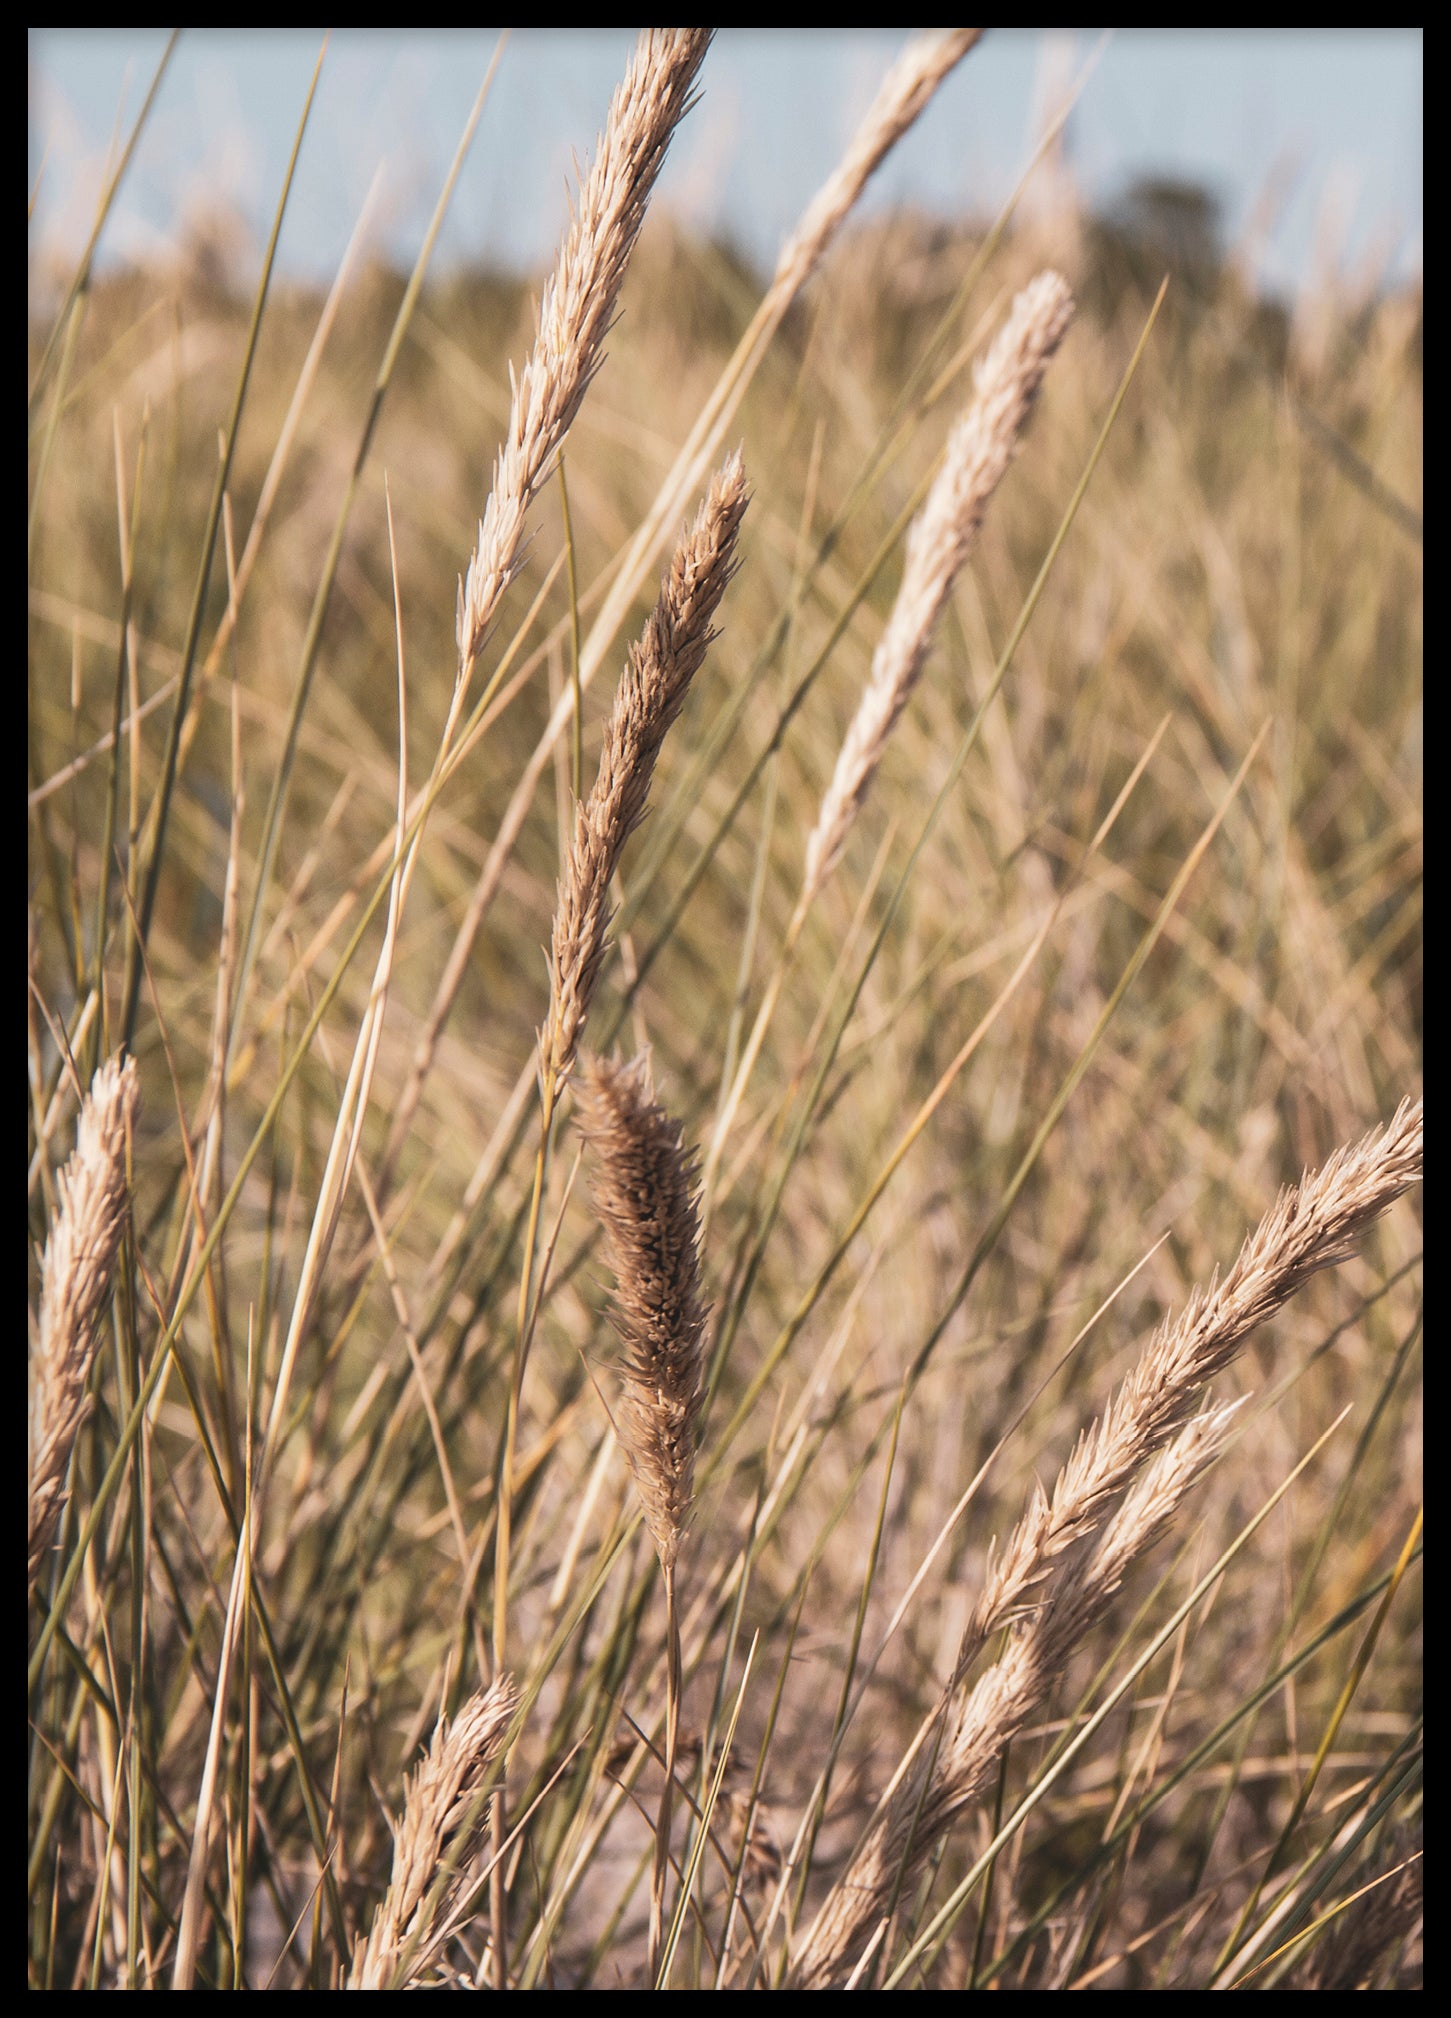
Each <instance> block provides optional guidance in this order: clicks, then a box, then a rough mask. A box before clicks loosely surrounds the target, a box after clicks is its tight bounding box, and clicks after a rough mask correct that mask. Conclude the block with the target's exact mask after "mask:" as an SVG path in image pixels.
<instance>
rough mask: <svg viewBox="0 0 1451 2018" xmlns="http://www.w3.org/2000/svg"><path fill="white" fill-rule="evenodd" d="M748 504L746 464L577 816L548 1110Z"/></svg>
mask: <svg viewBox="0 0 1451 2018" xmlns="http://www.w3.org/2000/svg"><path fill="white" fill-rule="evenodd" d="M748 498H749V493H748V491H747V489H746V478H745V471H744V470H743V468H742V466H741V459H740V456H739V455H732V456H730V457H728V458H727V460H726V461H725V463H724V464H723V465H722V467H721V468H720V470H719V471H718V472H717V473H716V476H715V478H714V480H713V481H712V483H711V487H710V491H709V494H708V495H707V496H706V498H705V500H704V502H703V503H702V504H701V507H700V509H699V511H698V512H697V513H696V517H695V524H694V525H693V526H692V527H691V528H690V530H689V531H688V532H687V533H686V534H685V535H684V536H683V538H682V539H681V541H680V544H679V546H677V548H676V549H675V555H674V558H673V560H672V561H671V563H670V572H669V574H668V575H667V576H666V577H665V580H664V581H663V582H662V583H661V585H660V596H659V600H658V601H657V602H656V604H655V608H654V610H653V611H652V612H651V615H650V619H649V621H648V623H647V624H646V626H645V630H644V634H643V636H642V637H641V639H640V642H639V643H638V644H637V645H635V646H633V647H632V649H631V652H630V657H629V661H628V663H627V665H626V667H625V672H624V677H623V678H622V679H621V681H620V687H619V692H618V693H617V694H616V695H615V705H614V708H613V709H612V711H611V713H610V718H609V721H608V722H607V723H606V725H605V732H604V744H603V747H602V749H601V751H600V765H599V772H598V774H597V776H596V778H595V782H594V785H593V787H592V788H591V790H590V793H589V796H588V797H587V798H586V799H585V800H584V801H583V803H582V804H581V805H580V806H579V807H578V808H577V809H576V813H575V823H574V840H573V843H572V845H571V847H570V851H569V859H568V861H567V863H566V865H565V872H564V879H563V881H562V882H561V884H560V888H559V902H558V906H557V908H556V910H555V914H554V932H553V936H552V941H551V946H550V954H549V972H550V980H551V984H552V985H551V993H550V1008H549V1020H548V1022H547V1023H546V1024H545V1026H544V1028H543V1030H542V1031H541V1032H540V1038H539V1051H540V1069H541V1073H542V1077H543V1081H544V1085H545V1087H546V1089H547V1093H546V1098H548V1099H552V1097H553V1095H554V1093H555V1092H557V1091H558V1090H559V1089H560V1088H562V1086H563V1084H564V1081H565V1080H566V1079H567V1078H568V1076H569V1072H570V1068H571V1066H572V1065H573V1063H574V1058H575V1053H576V1051H577V1050H578V1048H579V1040H580V1037H581V1035H582V1034H583V1031H584V1026H585V1019H586V1017H587V1016H588V1015H589V1005H590V998H591V996H592V995H593V993H594V986H595V981H596V979H597V978H598V975H599V970H600V962H601V960H602V959H603V957H604V948H605V932H606V930H607V928H608V926H609V921H610V881H611V879H612V877H613V876H614V873H615V870H616V868H617V867H618V866H619V860H620V854H621V852H622V850H623V848H624V845H625V842H626V841H627V840H628V839H629V837H630V835H631V834H632V833H633V832H634V830H635V828H636V827H637V826H638V825H639V824H640V821H641V820H642V819H643V818H644V814H645V802H646V800H647V798H648V797H649V793H650V780H651V778H652V777H653V775H654V771H655V759H656V758H657V757H658V756H659V754H660V745H661V744H662V743H663V741H664V740H665V732H666V730H667V729H668V728H669V727H670V724H671V723H672V722H673V721H674V720H675V717H676V716H677V715H678V714H679V713H680V710H681V707H682V706H683V704H684V701H685V696H686V693H687V691H688V690H689V687H690V682H691V681H692V680H693V679H694V678H695V675H696V673H697V672H698V671H699V670H700V666H701V662H702V661H703V659H704V658H705V654H706V649H707V647H708V646H709V644H710V641H711V638H712V637H713V636H714V633H713V632H712V630H711V628H710V626H711V619H712V618H713V617H714V615H715V612H716V610H717V608H718V607H719V605H720V599H721V597H722V595H724V593H725V589H726V584H727V583H728V582H729V581H730V579H731V576H732V575H733V574H734V573H735V567H736V563H735V547H736V536H737V534H738V533H739V531H740V524H741V518H742V515H743V514H744V512H745V509H746V504H747V502H748Z"/></svg>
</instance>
